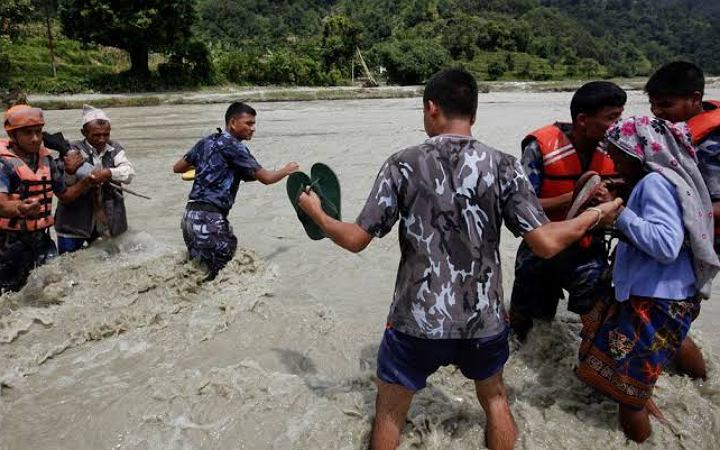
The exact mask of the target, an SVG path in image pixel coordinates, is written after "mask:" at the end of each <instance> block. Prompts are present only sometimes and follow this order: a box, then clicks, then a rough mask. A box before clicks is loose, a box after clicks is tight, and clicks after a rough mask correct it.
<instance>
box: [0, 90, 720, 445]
mask: <svg viewBox="0 0 720 450" xmlns="http://www.w3.org/2000/svg"><path fill="white" fill-rule="evenodd" d="M710 94H715V96H717V95H719V94H720V92H710ZM570 96H571V94H569V93H494V94H482V95H481V97H480V103H481V104H480V108H479V111H478V121H477V125H476V126H475V129H474V132H475V135H476V136H477V137H479V138H480V139H481V140H483V141H484V142H486V143H487V144H490V145H492V146H494V147H497V148H499V149H502V150H504V151H507V152H509V153H513V154H516V155H517V154H519V142H520V140H521V139H522V137H523V135H524V133H526V132H527V131H529V130H531V129H533V128H534V127H538V126H541V125H543V124H545V123H547V122H550V121H553V120H557V119H565V118H567V117H568V116H569V111H568V109H569V108H568V105H569V101H570ZM226 106H227V105H222V104H217V105H182V106H176V105H173V106H157V107H143V108H115V109H108V110H107V111H106V112H107V113H108V114H109V115H110V117H111V119H112V121H113V137H114V138H115V139H117V140H120V141H121V142H122V143H123V144H124V145H125V147H126V148H127V151H128V154H129V157H130V158H131V160H132V161H133V162H134V164H135V167H136V172H137V175H136V178H135V180H134V182H133V184H132V188H134V189H136V190H138V191H140V192H143V193H146V194H148V195H150V196H151V197H152V200H149V201H148V200H142V199H138V198H135V197H129V198H128V200H127V204H128V210H129V221H130V223H131V231H130V232H129V233H127V234H126V235H125V236H123V237H122V238H120V239H118V240H116V241H111V242H104V243H100V244H99V245H96V246H94V247H93V248H91V249H89V250H86V251H83V252H79V253H77V254H74V255H71V256H68V257H62V258H59V259H58V260H57V261H55V262H54V263H52V264H50V265H49V266H46V267H43V268H41V269H39V270H37V271H36V272H35V273H34V275H33V277H32V278H31V280H30V283H29V285H28V287H27V288H26V289H25V290H24V291H22V292H20V293H19V294H16V295H10V296H5V297H2V298H0V450H6V449H7V450H10V449H13V450H14V449H110V448H113V449H196V448H197V449H236V448H247V449H266V448H268V449H295V448H297V449H359V448H364V446H366V445H367V439H368V433H369V429H370V421H371V418H372V414H373V408H374V404H373V403H374V395H375V390H374V384H373V374H374V369H375V357H376V353H377V345H378V343H379V340H380V338H381V335H382V331H383V328H384V321H385V316H386V314H387V310H388V307H389V304H390V299H391V295H392V289H393V283H394V278H395V269H396V267H397V263H398V259H399V249H398V245H397V237H396V234H395V233H391V234H390V235H388V236H387V237H386V238H385V239H383V240H380V241H377V240H376V241H375V242H373V243H372V244H371V246H370V247H369V248H368V249H367V250H366V251H365V252H363V253H362V254H360V255H352V254H349V253H346V252H344V251H342V250H340V249H339V248H337V247H335V246H333V245H331V243H330V242H328V241H327V240H324V241H320V242H313V241H310V240H309V239H307V238H306V237H305V234H304V233H303V231H302V229H301V226H300V224H299V222H298V221H297V220H296V219H295V217H294V214H293V212H292V209H291V207H290V205H289V203H288V202H287V199H286V197H285V189H284V183H282V184H278V185H275V186H270V187H266V186H262V185H259V184H257V183H250V184H245V185H242V186H241V187H240V192H239V194H238V200H237V202H236V204H235V207H234V208H233V210H232V212H231V214H230V220H231V222H232V224H233V226H234V228H235V232H236V234H237V236H238V239H239V246H240V247H241V248H242V249H241V250H239V251H238V254H237V256H236V258H235V259H234V260H233V261H232V262H231V264H230V265H229V266H228V267H227V268H226V269H225V270H224V271H223V272H222V274H221V275H220V276H219V277H218V279H216V280H215V281H213V282H211V283H206V284H200V283H199V281H200V279H201V274H200V273H199V272H198V270H197V269H196V268H195V267H194V266H193V265H192V264H190V263H188V262H186V261H185V255H184V246H183V243H182V236H181V233H180V228H179V223H180V217H181V214H182V210H183V207H184V204H185V200H186V197H187V193H188V191H189V188H190V184H189V183H186V182H183V181H181V180H180V179H179V177H177V176H176V175H173V174H172V173H171V170H170V168H171V166H172V164H173V163H174V162H175V160H176V159H177V158H179V157H180V156H182V154H183V153H184V152H185V151H186V150H187V149H188V148H190V147H191V146H192V145H193V144H194V142H195V141H196V140H197V139H198V138H200V137H201V136H203V135H205V134H208V133H210V132H211V131H212V130H213V129H214V128H215V127H217V126H221V123H222V117H223V115H224V111H225V108H226ZM254 106H256V108H257V109H258V112H259V116H258V131H257V133H256V137H255V138H254V139H253V141H252V142H251V143H250V147H251V149H252V151H253V153H254V154H255V156H256V157H257V158H258V159H259V161H260V162H261V163H262V164H263V165H264V166H266V167H269V168H272V167H280V166H281V165H282V164H284V163H285V162H287V161H291V160H294V161H297V162H299V163H300V165H301V167H303V168H306V169H309V167H310V166H312V164H313V163H315V162H318V161H322V162H324V163H326V164H328V165H330V166H331V167H333V168H334V169H335V170H336V172H337V173H338V176H339V178H340V181H341V184H342V187H343V215H344V217H345V218H349V219H352V218H354V217H355V215H356V214H357V213H358V212H359V210H360V208H361V207H362V205H363V203H364V200H365V197H366V196H367V193H368V191H369V189H370V187H371V185H372V183H373V181H374V178H375V175H376V173H377V170H378V169H379V167H380V165H381V164H382V163H383V161H384V160H385V159H386V158H387V157H388V156H389V155H390V154H391V153H393V152H395V151H397V150H400V149H402V148H403V147H406V146H409V145H412V144H416V143H418V142H420V141H421V140H422V139H424V132H423V130H422V116H421V101H420V99H400V100H363V101H338V102H324V101H323V102H298V103H258V104H256V105H254ZM627 111H628V113H647V101H646V99H645V97H644V96H642V95H641V94H640V93H632V94H631V95H630V100H629V104H628V107H627ZM47 122H48V125H49V126H48V127H47V128H48V129H49V130H51V131H57V130H61V131H64V132H65V134H66V136H70V137H73V138H77V137H78V136H79V128H80V112H79V111H49V112H47ZM517 245H518V241H517V240H516V239H514V238H513V237H512V236H511V235H510V234H509V233H506V234H505V235H504V236H503V240H502V255H503V261H502V264H503V271H504V285H505V291H506V292H505V294H506V298H509V294H510V289H511V286H512V279H513V274H512V272H513V264H514V255H515V250H516V248H517ZM716 292H717V293H716V294H714V295H713V298H712V299H710V300H709V301H707V302H705V303H704V306H703V311H702V313H701V315H700V318H699V319H698V321H697V322H696V323H695V324H694V327H693V334H694V336H695V337H696V339H697V340H698V341H699V343H700V344H701V345H702V348H703V352H704V354H705V356H706V358H707V359H708V361H709V366H710V373H711V375H710V379H709V380H708V381H706V382H694V381H690V380H688V379H686V378H682V377H678V376H675V375H673V374H672V373H669V374H665V375H663V376H662V377H661V379H660V381H659V383H658V386H657V389H656V394H655V397H656V402H657V404H658V406H659V407H660V408H661V409H662V410H663V411H664V413H665V416H666V417H667V419H668V420H669V422H670V425H661V424H659V423H655V433H654V435H653V437H652V438H651V439H650V441H649V443H648V444H646V445H645V447H647V448H663V449H664V448H688V449H702V448H707V449H710V448H717V437H718V436H720V375H719V373H720V372H719V370H720V358H718V354H719V353H720V291H716ZM564 308H565V304H564V303H563V304H562V305H561V310H564ZM579 328H580V324H579V322H578V320H577V318H576V317H574V316H572V315H570V314H567V313H566V312H563V313H561V314H560V315H559V316H558V318H557V319H556V320H555V321H554V322H552V323H542V324H539V325H538V326H536V327H535V329H534V330H533V332H532V334H531V335H530V338H529V342H528V343H527V344H526V345H523V346H522V347H520V346H518V345H517V343H516V342H512V343H511V349H512V350H513V351H512V355H511V358H510V361H509V362H508V365H507V367H506V371H505V374H506V375H505V378H506V382H507V385H508V387H509V390H510V397H511V400H512V408H513V412H514V414H515V417H516V420H517V422H518V426H519V428H520V431H521V437H520V441H519V443H518V448H525V449H546V448H547V449H556V448H602V449H614V448H628V447H630V448H634V447H636V446H635V445H634V444H628V443H627V442H626V440H625V438H624V437H623V434H622V432H621V431H620V430H619V428H618V425H617V420H616V406H615V404H614V403H612V402H610V401H607V400H605V399H603V398H601V397H599V396H597V395H595V394H593V393H592V392H591V391H590V390H589V389H587V388H585V387H584V386H583V385H581V383H580V382H579V381H578V380H577V379H576V378H575V377H574V375H573V373H572V368H573V366H574V364H575V358H576V351H577V346H578V337H577V336H578V331H579ZM484 425H485V418H484V415H483V413H482V410H481V409H480V407H479V405H478V404H477V401H476V400H475V399H474V394H473V388H472V384H471V383H470V382H468V381H467V380H465V379H464V378H463V377H462V375H461V374H460V373H459V372H457V371H455V369H452V368H444V369H442V370H441V371H439V372H438V373H437V374H436V375H434V376H433V377H431V378H430V380H429V385H428V388H427V389H426V390H424V391H422V392H421V393H420V394H419V395H417V396H416V398H415V401H414V403H413V406H412V408H411V411H410V414H409V417H408V424H407V426H406V428H405V432H404V435H403V443H402V448H405V449H410V448H427V449H446V448H453V449H476V448H484V447H483V438H482V433H483V427H484Z"/></svg>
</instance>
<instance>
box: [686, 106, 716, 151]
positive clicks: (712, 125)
mask: <svg viewBox="0 0 720 450" xmlns="http://www.w3.org/2000/svg"><path fill="white" fill-rule="evenodd" d="M703 104H704V105H706V110H705V111H704V112H701V113H700V114H698V115H696V116H695V117H693V118H692V119H690V120H688V122H687V123H688V127H689V128H690V134H691V135H692V138H693V143H694V144H695V145H697V144H700V143H701V142H702V141H704V140H705V138H707V137H708V136H709V135H710V133H712V132H713V131H715V130H717V129H718V128H720V101H718V100H707V101H704V102H703Z"/></svg>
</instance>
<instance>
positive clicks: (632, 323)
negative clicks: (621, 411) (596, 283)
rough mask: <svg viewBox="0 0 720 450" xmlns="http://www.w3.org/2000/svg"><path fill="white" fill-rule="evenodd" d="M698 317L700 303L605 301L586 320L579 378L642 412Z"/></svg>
mask: <svg viewBox="0 0 720 450" xmlns="http://www.w3.org/2000/svg"><path fill="white" fill-rule="evenodd" d="M699 312H700V301H699V300H695V299H688V300H679V301H678V300H664V299H657V298H641V297H631V298H630V299H629V300H628V301H626V302H616V301H612V302H610V303H608V302H607V301H600V302H598V303H597V304H596V305H595V308H594V309H593V310H592V311H591V312H590V313H589V314H588V315H586V316H583V330H582V333H581V336H582V344H581V345H580V363H579V365H578V367H577V368H576V369H575V373H576V374H577V376H578V377H579V378H580V379H581V380H582V381H583V382H584V383H586V384H588V385H589V386H591V387H593V388H594V389H596V390H598V391H600V392H601V393H603V394H605V395H608V396H610V397H612V398H613V399H615V400H616V401H618V402H619V403H621V404H623V405H625V406H629V407H631V408H635V409H642V408H643V407H644V406H645V404H646V403H647V401H648V400H650V397H651V396H652V393H653V389H654V387H655V383H656V382H657V379H658V377H659V376H660V373H661V372H662V370H663V368H664V367H666V366H667V365H668V364H669V363H670V362H671V361H672V360H673V359H674V357H675V355H676V354H677V352H678V350H679V349H680V345H681V344H682V342H683V340H684V339H685V337H686V336H687V333H688V331H689V330H690V324H691V323H692V322H693V320H695V318H696V317H697V315H698V314H699Z"/></svg>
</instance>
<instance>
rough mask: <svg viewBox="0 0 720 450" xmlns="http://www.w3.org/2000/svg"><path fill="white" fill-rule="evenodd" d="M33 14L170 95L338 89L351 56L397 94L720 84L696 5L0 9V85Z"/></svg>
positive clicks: (382, 2) (713, 42)
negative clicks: (424, 89)
mask: <svg viewBox="0 0 720 450" xmlns="http://www.w3.org/2000/svg"><path fill="white" fill-rule="evenodd" d="M711 3H712V2H711ZM45 16H52V19H53V20H54V21H55V22H56V23H59V24H61V31H62V34H63V35H64V36H65V37H68V38H71V39H76V40H78V41H81V42H84V43H86V44H87V45H96V44H97V45H104V46H112V47H117V48H120V49H123V50H125V51H126V52H127V54H128V55H129V59H130V62H131V67H130V70H129V72H128V73H127V74H124V75H123V76H124V77H127V78H131V79H140V80H142V79H151V78H159V79H162V80H166V81H167V82H169V83H175V84H179V85H192V84H213V83H222V82H233V83H243V84H298V85H334V84H342V83H347V82H348V81H349V79H350V78H351V76H352V74H353V73H356V74H360V72H359V69H357V49H360V50H361V51H362V53H363V55H364V56H365V57H366V60H367V62H368V65H369V67H370V68H371V70H372V71H374V72H375V74H376V75H382V76H384V77H386V78H387V80H388V81H390V82H393V83H400V84H415V83H422V82H423V81H424V80H426V79H427V78H428V77H429V76H430V75H431V74H432V73H433V72H435V71H436V70H438V69H439V68H441V67H446V66H450V65H454V66H461V67H465V68H466V69H468V70H470V71H472V72H474V73H475V74H476V75H477V76H478V77H479V78H481V79H486V80H497V79H532V80H548V79H559V78H577V77H583V78H589V77H632V76H642V75H647V74H648V73H649V72H650V71H651V70H652V69H653V68H654V67H656V66H658V65H660V64H662V63H664V62H666V61H668V60H671V59H676V58H683V59H687V60H691V61H693V62H696V63H699V64H700V65H701V66H702V67H704V68H705V69H706V70H707V71H708V72H711V73H713V72H714V73H720V59H718V58H714V55H716V54H717V50H719V49H720V40H718V39H716V37H717V36H719V35H720V20H719V19H720V7H717V6H716V7H708V6H707V3H706V2H705V1H704V0H164V1H163V0H92V1H87V0H3V2H1V3H0V83H2V80H3V75H2V74H3V72H4V71H3V68H6V69H7V67H9V66H10V65H11V64H12V61H9V60H8V58H7V55H6V54H5V56H3V55H4V53H3V48H4V47H7V46H8V45H12V42H13V40H14V39H17V29H18V27H19V26H21V25H22V24H23V23H27V22H30V21H38V20H40V19H41V18H42V17H45ZM48 23H49V22H48ZM49 28H50V27H49V25H48V29H49ZM150 54H160V55H163V62H162V63H161V64H160V65H159V66H157V69H156V70H155V71H151V70H150V65H149V55H150ZM3 58H4V59H3ZM354 69H356V70H355V71H354ZM5 72H7V70H5ZM105 81H107V82H108V83H110V82H111V80H110V79H106V80H105Z"/></svg>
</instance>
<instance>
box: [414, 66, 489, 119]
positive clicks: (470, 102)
mask: <svg viewBox="0 0 720 450" xmlns="http://www.w3.org/2000/svg"><path fill="white" fill-rule="evenodd" d="M429 101H432V102H433V103H435V104H437V105H438V106H439V107H440V109H441V110H442V112H443V114H445V116H446V117H447V118H449V119H456V118H470V119H471V118H474V117H475V114H476V112H477V106H478V86H477V81H475V78H474V77H473V76H472V75H470V74H469V73H467V72H465V71H464V70H459V69H446V70H441V71H440V72H438V73H436V74H435V75H433V76H432V77H431V78H430V80H429V81H428V82H427V84H426V85H425V93H424V94H423V103H425V104H427V102H429Z"/></svg>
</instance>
